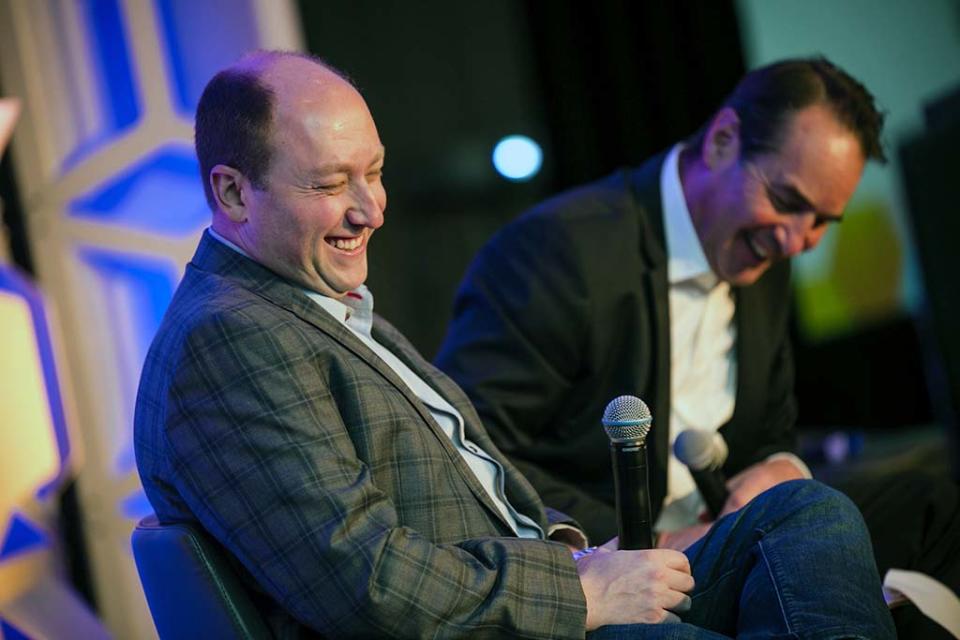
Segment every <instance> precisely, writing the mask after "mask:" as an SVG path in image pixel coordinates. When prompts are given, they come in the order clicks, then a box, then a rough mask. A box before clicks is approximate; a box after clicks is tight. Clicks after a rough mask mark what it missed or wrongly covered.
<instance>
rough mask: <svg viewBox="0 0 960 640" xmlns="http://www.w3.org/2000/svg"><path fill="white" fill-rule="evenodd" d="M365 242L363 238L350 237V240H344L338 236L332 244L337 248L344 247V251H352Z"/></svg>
mask: <svg viewBox="0 0 960 640" xmlns="http://www.w3.org/2000/svg"><path fill="white" fill-rule="evenodd" d="M362 242H363V240H362V239H361V238H350V239H349V240H344V239H342V238H337V239H336V240H333V241H332V242H331V244H333V246H335V247H336V248H337V249H343V250H344V251H352V250H354V249H356V248H357V247H359V246H360V244H361V243H362Z"/></svg>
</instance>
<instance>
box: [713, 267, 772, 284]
mask: <svg viewBox="0 0 960 640" xmlns="http://www.w3.org/2000/svg"><path fill="white" fill-rule="evenodd" d="M769 268H770V263H769V262H764V263H762V264H759V265H757V266H755V267H750V268H748V269H741V270H739V271H735V272H732V273H729V274H726V275H721V276H720V279H721V280H725V281H726V282H729V283H730V285H731V286H734V287H749V286H750V285H752V284H755V283H756V282H757V280H759V279H760V277H761V276H763V274H764V273H766V272H767V269H769Z"/></svg>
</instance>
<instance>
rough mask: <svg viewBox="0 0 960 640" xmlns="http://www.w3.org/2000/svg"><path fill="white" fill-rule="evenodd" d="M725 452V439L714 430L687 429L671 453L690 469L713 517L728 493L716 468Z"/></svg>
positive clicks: (719, 465) (721, 506)
mask: <svg viewBox="0 0 960 640" xmlns="http://www.w3.org/2000/svg"><path fill="white" fill-rule="evenodd" d="M728 453H729V450H728V449H727V443H726V441H724V439H723V436H721V435H720V434H719V433H716V432H714V433H710V432H708V431H700V430H698V429H687V430H686V431H684V432H683V433H681V434H680V435H678V436H677V439H676V440H675V441H674V443H673V455H675V456H677V460H679V461H680V462H682V463H683V464H685V465H687V468H689V469H690V475H692V476H693V481H694V482H696V483H697V489H699V490H700V495H702V496H703V501H704V502H705V503H706V504H707V510H708V511H710V515H712V516H713V517H714V518H716V517H717V516H718V515H720V512H721V511H723V505H724V504H726V502H727V498H728V497H729V496H730V492H729V491H727V481H726V478H725V477H724V475H723V472H722V471H720V467H721V466H722V465H723V463H724V462H726V460H727V455H728Z"/></svg>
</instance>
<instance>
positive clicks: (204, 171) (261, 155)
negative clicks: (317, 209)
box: [194, 51, 353, 210]
mask: <svg viewBox="0 0 960 640" xmlns="http://www.w3.org/2000/svg"><path fill="white" fill-rule="evenodd" d="M287 57H295V58H303V59H305V60H309V61H310V62H313V63H315V64H317V65H319V66H321V67H323V68H324V69H327V70H328V71H330V72H332V73H334V74H336V75H337V76H339V77H340V78H342V79H344V80H346V81H347V82H349V83H350V84H351V85H353V81H352V80H351V79H350V78H349V76H347V75H346V74H345V73H343V72H342V71H340V70H339V69H337V68H335V67H333V66H332V65H330V64H328V63H326V62H325V61H323V60H321V59H320V58H317V57H315V56H311V55H309V54H305V53H299V52H287V51H255V52H253V53H251V54H248V55H247V56H245V57H244V58H243V59H241V61H240V62H239V63H238V64H237V65H235V66H233V67H230V68H229V69H224V70H223V71H220V72H219V73H217V74H216V75H215V76H213V78H211V79H210V82H208V83H207V86H206V87H205V88H204V90H203V94H202V95H201V96H200V102H199V103H198V104H197V115H196V122H195V125H194V144H195V146H196V151H197V160H199V162H200V177H201V179H202V180H203V192H204V194H205V195H206V197H207V204H208V205H210V209H211V210H216V208H217V203H216V200H215V199H214V197H213V190H212V188H211V187H210V170H211V169H213V167H215V166H216V165H218V164H223V165H227V166H229V167H233V168H234V169H236V170H237V171H239V172H240V173H242V174H243V175H244V176H246V177H247V178H248V179H249V180H250V182H252V183H253V186H254V187H256V188H257V189H263V188H264V186H265V185H264V182H263V180H264V175H265V174H266V172H267V169H268V168H269V166H270V158H271V154H272V149H271V147H270V129H271V126H272V123H273V106H274V93H273V91H272V90H271V89H270V87H269V86H267V85H266V84H265V83H264V82H263V81H262V80H261V78H260V76H261V73H262V67H257V66H256V65H254V64H244V63H245V62H255V61H266V62H270V61H275V60H279V59H282V58H287Z"/></svg>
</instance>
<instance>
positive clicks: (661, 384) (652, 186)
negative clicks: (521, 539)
mask: <svg viewBox="0 0 960 640" xmlns="http://www.w3.org/2000/svg"><path fill="white" fill-rule="evenodd" d="M666 155H667V154H666V153H662V154H660V155H658V156H656V157H654V158H652V159H650V160H649V161H647V162H645V163H644V164H643V165H641V166H640V167H639V168H638V169H636V170H634V171H633V173H632V174H631V176H630V186H631V190H632V192H633V196H634V200H635V206H636V207H637V216H638V218H639V220H640V224H639V226H640V238H638V252H639V255H640V261H641V265H642V268H643V286H644V287H645V288H647V289H648V290H649V291H650V295H648V296H646V298H647V301H648V304H649V307H648V309H647V310H646V311H647V313H648V315H649V317H651V318H653V319H654V322H653V323H652V326H653V333H654V335H652V336H651V337H650V344H652V345H654V348H655V350H656V352H655V354H654V357H655V363H656V365H655V366H656V376H655V377H654V381H655V382H654V394H653V395H654V397H653V398H644V400H646V401H647V402H651V403H652V404H651V413H652V414H653V424H654V427H653V429H652V432H653V443H652V446H651V449H652V450H653V455H654V456H655V459H656V460H657V463H658V464H657V466H658V467H659V468H660V469H664V470H665V469H666V468H667V460H668V457H669V455H670V428H669V424H670V422H669V420H670V305H669V304H668V300H669V282H668V279H667V252H666V235H665V231H664V225H663V204H662V199H661V195H660V172H661V169H662V167H663V161H664V160H665V159H666ZM650 483H651V485H652V486H651V494H652V495H651V503H652V504H654V505H659V504H660V503H661V502H662V501H663V497H664V496H665V495H666V491H667V487H666V473H654V474H651V476H650Z"/></svg>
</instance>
